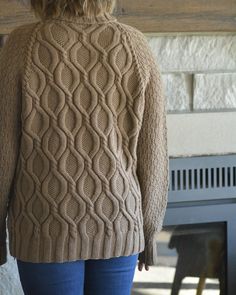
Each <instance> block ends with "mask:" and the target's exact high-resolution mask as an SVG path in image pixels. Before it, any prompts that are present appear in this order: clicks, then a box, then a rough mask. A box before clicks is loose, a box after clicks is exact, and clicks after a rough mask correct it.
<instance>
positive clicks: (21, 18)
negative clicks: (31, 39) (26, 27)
mask: <svg viewBox="0 0 236 295" xmlns="http://www.w3.org/2000/svg"><path fill="white" fill-rule="evenodd" d="M34 21H36V18H35V16H34V15H33V13H32V12H30V9H29V8H28V7H26V6H24V5H22V4H20V3H19V0H18V1H17V0H0V34H8V33H10V32H11V31H12V29H14V28H15V27H17V26H20V25H23V24H26V23H29V22H34Z"/></svg>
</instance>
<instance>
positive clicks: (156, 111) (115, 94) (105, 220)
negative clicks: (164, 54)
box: [0, 13, 169, 265]
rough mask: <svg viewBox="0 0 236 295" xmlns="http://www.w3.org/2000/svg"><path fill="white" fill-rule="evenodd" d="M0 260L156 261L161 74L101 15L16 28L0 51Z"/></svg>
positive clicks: (134, 38)
mask: <svg viewBox="0 0 236 295" xmlns="http://www.w3.org/2000/svg"><path fill="white" fill-rule="evenodd" d="M0 102H1V108H0V124H1V125H0V153H1V154H0V166H1V172H0V173H1V174H0V180H1V189H0V205H1V207H0V229H1V232H0V246H1V247H0V250H1V253H0V264H4V263H5V262H6V218H7V227H8V230H9V250H10V254H11V255H12V256H14V257H17V258H18V259H21V260H23V261H29V262H64V261H74V260H77V259H106V258H111V257H119V256H128V255H132V254H136V253H140V254H139V259H140V260H141V261H143V262H146V263H147V264H149V265H153V264H155V262H156V258H157V253H156V252H155V250H156V245H155V244H154V241H155V236H156V234H157V233H159V232H160V230H161V228H162V223H163V219H164V214H165V210H166V204H167V191H168V165H169V163H168V152H167V127H166V111H165V100H164V93H163V87H162V81H161V77H160V70H159V68H158V65H157V63H156V62H155V59H154V57H153V55H152V52H151V49H150V47H149V45H148V43H147V41H146V39H145V36H144V35H143V34H142V33H141V32H140V31H138V30H137V29H135V28H133V27H131V26H128V25H125V24H122V23H120V22H118V21H117V19H116V18H115V17H114V16H112V15H110V14H108V13H105V14H104V15H100V16H97V17H86V16H85V17H73V16H65V15H64V16H61V17H59V18H48V19H46V20H44V21H39V22H37V23H33V24H29V25H24V26H21V27H18V28H17V29H15V30H14V31H13V32H12V33H11V34H10V36H9V38H8V39H7V42H6V44H5V45H4V47H3V49H2V51H1V54H0Z"/></svg>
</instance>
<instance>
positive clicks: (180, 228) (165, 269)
mask: <svg viewBox="0 0 236 295" xmlns="http://www.w3.org/2000/svg"><path fill="white" fill-rule="evenodd" d="M157 249H158V253H159V254H158V257H159V263H158V264H157V265H155V266H151V267H149V271H145V270H143V271H142V272H140V271H138V270H136V272H135V277H134V284H133V290H132V292H133V293H132V295H138V294H140V295H141V294H143V295H145V294H147V295H148V294H156V295H167V294H168V295H177V294H179V295H185V294H186V295H192V294H194V295H196V294H197V295H201V294H202V295H208V294H209V295H218V294H220V295H224V294H226V269H227V268H226V257H227V255H226V234H225V223H224V222H212V223H200V224H186V225H177V226H166V227H163V230H162V232H161V233H160V234H159V237H158V240H157Z"/></svg>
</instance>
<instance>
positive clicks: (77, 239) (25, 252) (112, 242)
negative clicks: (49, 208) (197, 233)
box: [9, 227, 145, 263]
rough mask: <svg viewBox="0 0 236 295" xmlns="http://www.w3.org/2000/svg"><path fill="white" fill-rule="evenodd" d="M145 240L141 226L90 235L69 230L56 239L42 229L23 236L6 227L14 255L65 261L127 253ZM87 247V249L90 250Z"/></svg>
mask: <svg viewBox="0 0 236 295" xmlns="http://www.w3.org/2000/svg"><path fill="white" fill-rule="evenodd" d="M144 247H145V240H144V232H143V228H142V227H138V228H137V229H130V230H128V232H125V231H124V232H122V231H120V232H119V233H118V232H117V233H116V232H113V233H110V234H108V233H105V234H104V233H102V232H101V233H100V234H97V235H96V236H94V237H90V238H89V237H88V236H87V237H85V236H84V235H80V234H76V233H75V232H74V234H69V235H66V234H64V235H61V236H60V237H58V239H56V240H54V241H53V240H52V239H50V237H49V236H46V235H43V233H42V232H41V233H39V232H38V233H37V232H36V231H34V234H33V235H31V236H29V237H27V238H26V237H24V236H23V235H19V234H18V233H17V229H16V228H9V253H10V255H11V256H13V257H16V258H17V259H20V260H23V261H28V262H36V263H46V262H65V261H75V260H81V259H82V260H87V259H109V258H112V257H119V256H129V255H134V254H137V253H140V252H142V251H143V250H144ZM90 251H91V252H90Z"/></svg>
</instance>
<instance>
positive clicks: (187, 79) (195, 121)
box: [146, 33, 236, 157]
mask: <svg viewBox="0 0 236 295" xmlns="http://www.w3.org/2000/svg"><path fill="white" fill-rule="evenodd" d="M146 37H147V40H148V42H149V44H150V46H151V49H152V51H153V53H154V55H155V57H156V60H157V62H158V64H159V66H160V70H161V72H162V78H163V83H164V89H165V94H166V105H167V112H168V115H167V117H168V141H169V156H170V157H185V156H195V155H216V154H229V153H231V154H232V153H236V127H235V126H236V34H233V33H221V34H219V33H218V34H210V33H208V34H200V33H199V34H173V35H170V34H167V35H163V34H159V35H158V34H155V35H150V34H147V35H146Z"/></svg>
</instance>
